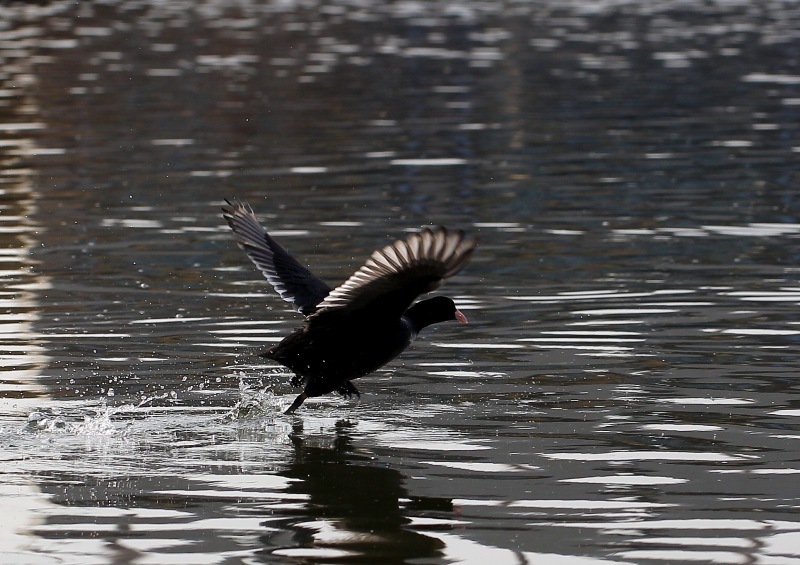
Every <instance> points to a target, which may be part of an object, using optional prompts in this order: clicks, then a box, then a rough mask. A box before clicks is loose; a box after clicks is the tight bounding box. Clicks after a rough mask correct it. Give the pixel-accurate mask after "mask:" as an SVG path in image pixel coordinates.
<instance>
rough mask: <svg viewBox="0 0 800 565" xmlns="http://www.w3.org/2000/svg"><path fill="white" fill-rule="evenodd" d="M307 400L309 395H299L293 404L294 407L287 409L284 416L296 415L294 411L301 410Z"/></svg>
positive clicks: (302, 393) (303, 393)
mask: <svg viewBox="0 0 800 565" xmlns="http://www.w3.org/2000/svg"><path fill="white" fill-rule="evenodd" d="M306 398H308V395H307V394H306V393H305V392H301V393H300V394H298V395H297V398H295V399H294V402H292V405H291V406H289V408H287V409H286V411H285V412H284V414H294V411H295V410H297V409H298V408H300V405H301V404H302V403H303V401H305V399H306Z"/></svg>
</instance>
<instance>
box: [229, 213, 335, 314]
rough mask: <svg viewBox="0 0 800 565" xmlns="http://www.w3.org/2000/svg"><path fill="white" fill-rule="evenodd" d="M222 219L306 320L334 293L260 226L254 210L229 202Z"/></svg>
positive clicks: (252, 258)
mask: <svg viewBox="0 0 800 565" xmlns="http://www.w3.org/2000/svg"><path fill="white" fill-rule="evenodd" d="M225 202H227V203H228V206H223V208H222V217H223V218H225V221H226V222H228V225H229V226H230V227H231V229H232V230H233V233H234V235H236V241H237V242H238V243H239V246H240V247H241V248H242V249H244V250H245V252H247V255H248V256H249V257H250V260H251V261H252V262H253V263H255V265H256V267H258V269H259V270H260V271H261V272H262V273H264V276H265V277H266V278H267V280H268V281H269V283H270V284H271V285H272V286H273V287H274V288H275V290H276V291H277V292H278V294H280V296H281V298H283V299H284V300H285V301H287V302H291V303H292V306H293V307H294V309H295V310H297V311H298V312H300V313H301V314H304V315H306V316H308V315H310V314H312V313H313V312H314V311H315V310H316V309H317V307H318V306H317V305H318V304H319V303H320V302H321V301H322V300H323V299H324V298H325V297H326V296H327V295H328V293H329V292H330V291H331V289H330V287H329V286H328V285H326V284H325V283H324V282H322V281H321V280H320V279H318V278H317V277H315V276H314V275H313V274H312V273H311V271H309V270H308V269H306V268H305V267H304V266H302V265H301V264H300V263H298V262H297V261H296V260H295V259H294V257H292V256H291V255H289V253H287V251H286V250H285V249H284V248H283V247H281V246H280V245H278V243H277V242H276V241H275V240H274V239H272V237H270V235H269V234H268V233H267V232H266V231H265V230H264V228H262V227H261V224H259V223H258V220H257V219H256V216H255V214H254V213H253V209H252V208H250V206H249V205H248V204H247V203H245V202H241V201H239V200H235V199H234V200H233V201H230V200H227V199H226V200H225Z"/></svg>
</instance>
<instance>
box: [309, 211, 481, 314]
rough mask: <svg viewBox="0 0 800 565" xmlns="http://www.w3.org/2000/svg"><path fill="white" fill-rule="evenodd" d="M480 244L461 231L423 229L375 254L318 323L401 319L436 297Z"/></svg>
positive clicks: (320, 308) (327, 302)
mask: <svg viewBox="0 0 800 565" xmlns="http://www.w3.org/2000/svg"><path fill="white" fill-rule="evenodd" d="M476 245H477V239H475V238H474V237H469V238H468V237H466V236H465V235H464V232H463V231H461V230H457V231H450V230H448V229H446V228H444V227H441V226H439V227H435V228H423V229H422V230H421V231H420V232H418V233H412V234H410V235H409V236H408V237H407V238H406V239H400V240H398V241H395V242H394V243H392V244H390V245H387V246H386V247H384V248H383V249H379V250H377V251H375V252H374V253H373V254H372V255H371V256H370V258H369V259H367V262H366V263H365V264H364V265H363V266H362V267H361V268H360V269H358V270H357V271H356V272H355V273H354V274H353V275H352V276H351V277H350V278H349V279H347V280H346V281H345V282H344V283H342V284H341V285H340V286H338V287H336V288H335V289H333V290H332V291H331V292H330V294H328V296H326V297H325V299H324V300H323V301H322V302H320V303H319V304H318V305H317V313H316V314H315V315H314V318H315V319H317V318H319V319H321V318H327V317H328V316H336V315H347V316H356V317H359V316H363V317H370V316H375V317H379V318H381V319H393V318H399V317H400V316H402V315H403V313H404V312H405V311H406V309H407V308H408V307H409V306H411V303H412V302H413V301H414V300H415V299H416V298H417V297H418V296H419V295H421V294H425V293H426V292H430V291H432V290H434V289H436V288H438V287H439V286H441V284H442V282H444V280H445V279H446V278H448V277H452V276H453V275H455V274H456V273H458V272H459V271H460V270H461V269H462V268H463V267H464V265H466V264H467V262H468V261H469V259H470V257H471V256H472V252H473V251H474V250H475V246H476Z"/></svg>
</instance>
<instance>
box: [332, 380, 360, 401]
mask: <svg viewBox="0 0 800 565" xmlns="http://www.w3.org/2000/svg"><path fill="white" fill-rule="evenodd" d="M336 392H338V393H339V394H341V395H342V396H346V397H347V398H353V395H354V394H355V395H356V396H357V397H358V398H361V393H360V392H358V389H357V388H356V387H355V385H354V384H353V383H352V382H351V381H344V383H342V386H340V387H339V388H337V389H336Z"/></svg>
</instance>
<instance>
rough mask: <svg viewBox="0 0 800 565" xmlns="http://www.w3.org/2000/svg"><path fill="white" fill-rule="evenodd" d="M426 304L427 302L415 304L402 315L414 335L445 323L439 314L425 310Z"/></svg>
mask: <svg viewBox="0 0 800 565" xmlns="http://www.w3.org/2000/svg"><path fill="white" fill-rule="evenodd" d="M429 300H430V299H429ZM426 302H428V300H423V301H421V302H417V303H416V304H414V305H413V306H412V307H411V308H409V309H408V310H406V313H405V314H404V315H403V317H404V318H405V319H406V321H407V322H408V323H409V325H410V326H411V329H412V330H413V332H414V333H415V334H417V333H419V331H420V330H421V329H422V328H426V327H428V326H430V325H432V324H438V323H439V322H444V321H445V318H442V316H441V313H440V312H436V311H433V310H431V309H430V308H426Z"/></svg>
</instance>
